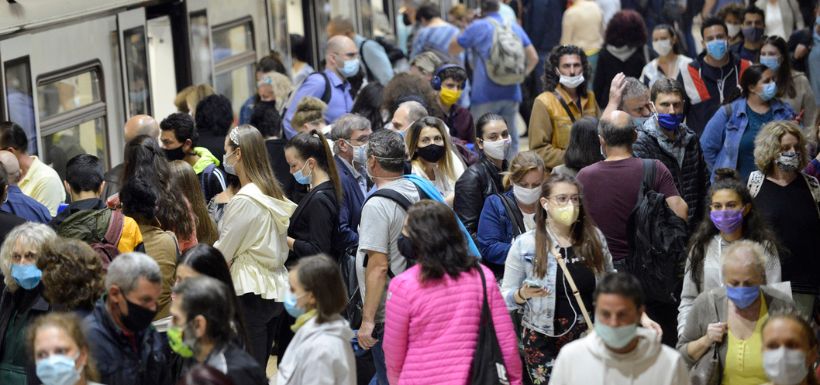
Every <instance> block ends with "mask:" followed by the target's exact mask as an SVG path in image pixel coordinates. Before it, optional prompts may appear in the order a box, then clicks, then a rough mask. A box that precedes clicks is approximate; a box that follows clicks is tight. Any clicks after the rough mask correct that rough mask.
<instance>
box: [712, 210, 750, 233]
mask: <svg viewBox="0 0 820 385" xmlns="http://www.w3.org/2000/svg"><path fill="white" fill-rule="evenodd" d="M709 218H710V219H712V223H714V224H715V227H717V228H718V230H720V231H721V232H723V233H726V234H730V233H734V232H735V230H737V229H739V228H740V226H742V225H743V210H712V212H711V213H709Z"/></svg>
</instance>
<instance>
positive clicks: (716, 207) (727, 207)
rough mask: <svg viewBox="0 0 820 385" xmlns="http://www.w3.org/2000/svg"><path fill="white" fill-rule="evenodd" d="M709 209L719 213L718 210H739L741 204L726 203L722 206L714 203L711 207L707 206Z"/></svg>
mask: <svg viewBox="0 0 820 385" xmlns="http://www.w3.org/2000/svg"><path fill="white" fill-rule="evenodd" d="M709 207H710V208H711V209H712V210H715V211H720V210H739V209H740V208H741V207H743V204H742V203H740V202H726V203H725V204H724V203H719V202H715V203H712V204H711V205H709Z"/></svg>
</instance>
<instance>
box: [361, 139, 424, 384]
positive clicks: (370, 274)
mask: <svg viewBox="0 0 820 385" xmlns="http://www.w3.org/2000/svg"><path fill="white" fill-rule="evenodd" d="M404 151H405V149H404V140H402V137H401V136H400V135H399V134H398V133H396V132H394V131H391V130H381V131H378V132H376V133H373V135H371V136H370V141H369V144H368V148H367V163H366V170H367V174H368V176H370V178H371V179H372V180H373V183H375V184H376V187H377V188H378V189H379V190H381V189H390V190H394V191H396V192H398V193H400V194H401V195H403V196H404V197H405V198H407V200H408V201H409V202H410V203H411V204H412V203H415V202H417V201H418V200H419V193H418V190H417V189H416V185H415V184H414V183H413V182H411V181H409V180H407V179H404V178H402V174H403V167H404ZM405 215H407V213H406V212H405V211H404V209H403V208H402V207H401V206H399V204H398V203H396V202H394V201H393V200H391V199H389V198H385V197H381V196H376V197H373V198H372V199H370V200H367V201H366V203H365V204H364V207H363V208H362V219H361V222H360V224H359V251H358V253H357V255H356V273H357V276H358V280H359V287H360V288H361V290H362V295H363V298H364V304H363V308H362V325H361V327H360V328H359V334H358V337H359V345H361V346H362V347H363V348H365V349H371V351H372V352H373V362H374V364H375V366H376V376H377V378H378V383H379V385H387V369H386V367H385V363H384V350H382V346H381V339H382V337H383V336H384V301H385V293H386V289H387V285H388V284H389V277H388V274H387V271H388V268H389V270H390V271H391V272H393V274H399V273H401V272H403V271H404V270H405V269H406V268H407V261H406V260H405V259H404V257H402V255H401V253H399V249H398V246H397V243H398V239H399V235H401V230H402V227H403V226H404V217H405ZM365 257H366V258H367V266H364V261H365Z"/></svg>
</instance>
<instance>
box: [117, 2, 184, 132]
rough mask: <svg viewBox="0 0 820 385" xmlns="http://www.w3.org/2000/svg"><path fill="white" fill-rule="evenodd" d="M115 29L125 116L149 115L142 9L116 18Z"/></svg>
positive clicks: (146, 54)
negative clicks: (117, 40) (118, 42)
mask: <svg viewBox="0 0 820 385" xmlns="http://www.w3.org/2000/svg"><path fill="white" fill-rule="evenodd" d="M117 27H118V29H117V32H118V37H119V40H120V44H119V48H120V63H122V70H121V73H122V87H123V90H124V91H125V92H124V95H125V97H124V99H125V100H124V101H125V103H124V108H125V109H124V111H125V116H127V117H130V116H134V115H151V114H152V111H153V105H152V103H151V101H152V94H151V88H152V87H151V86H152V83H151V76H150V74H151V71H150V68H151V67H150V66H149V65H148V63H149V61H148V49H147V44H146V36H147V31H146V27H145V9H144V8H136V9H132V10H130V11H126V12H122V13H120V14H118V15H117ZM171 68H173V67H171ZM163 116H164V115H163Z"/></svg>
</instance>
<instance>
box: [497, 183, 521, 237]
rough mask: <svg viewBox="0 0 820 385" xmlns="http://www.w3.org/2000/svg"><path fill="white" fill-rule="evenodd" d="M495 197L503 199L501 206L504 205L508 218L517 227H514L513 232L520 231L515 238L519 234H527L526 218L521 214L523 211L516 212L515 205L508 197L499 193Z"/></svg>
mask: <svg viewBox="0 0 820 385" xmlns="http://www.w3.org/2000/svg"><path fill="white" fill-rule="evenodd" d="M495 195H496V196H498V199H501V204H503V205H504V211H506V212H507V216H508V217H509V218H510V220H511V221H513V223H514V224H515V226H513V232H515V231H516V230H518V233H517V234H513V237H515V236H516V235H519V234H524V233H526V232H527V228H526V226H524V216H523V215H522V214H521V210H515V208H514V203H511V202H510V199H509V198H507V196H506V195H504V194H500V193H497V194H495Z"/></svg>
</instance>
